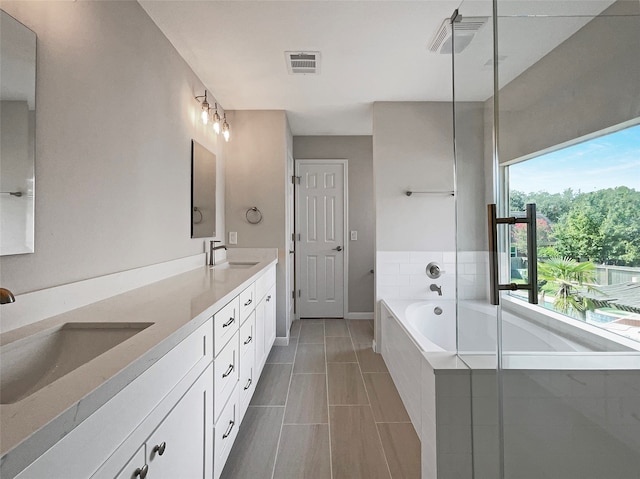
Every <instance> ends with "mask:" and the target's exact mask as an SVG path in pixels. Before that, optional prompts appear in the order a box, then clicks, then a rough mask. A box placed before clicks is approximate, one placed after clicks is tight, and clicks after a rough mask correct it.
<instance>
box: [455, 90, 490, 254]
mask: <svg viewBox="0 0 640 479" xmlns="http://www.w3.org/2000/svg"><path fill="white" fill-rule="evenodd" d="M455 113H456V135H455V146H456V179H457V183H458V197H457V208H458V214H457V223H458V228H457V243H458V244H457V248H458V251H485V250H486V249H487V207H486V204H487V202H486V201H485V198H486V185H485V179H484V168H485V165H484V154H483V152H484V113H485V112H484V104H483V103H482V102H458V103H456V111H455Z"/></svg>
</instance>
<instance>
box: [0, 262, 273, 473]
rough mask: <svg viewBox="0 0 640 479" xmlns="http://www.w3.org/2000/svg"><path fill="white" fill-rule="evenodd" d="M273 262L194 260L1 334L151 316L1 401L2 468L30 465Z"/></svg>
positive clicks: (17, 335) (5, 338) (10, 337)
mask: <svg viewBox="0 0 640 479" xmlns="http://www.w3.org/2000/svg"><path fill="white" fill-rule="evenodd" d="M276 262H277V259H276V257H275V256H274V257H272V258H269V259H264V258H262V259H260V262H259V263H258V264H256V265H255V266H252V267H250V268H246V269H211V268H210V267H208V266H206V267H199V268H198V269H194V270H192V271H188V272H186V273H181V274H178V275H176V276H172V277H170V278H167V279H164V280H162V281H158V282H156V283H153V284H149V285H146V286H143V287H140V288H137V289H133V290H131V291H128V292H125V293H122V294H119V295H117V296H114V297H111V298H108V299H105V300H102V301H99V302H96V303H93V304H90V305H87V306H84V307H81V308H78V309H75V310H72V311H69V312H66V313H63V314H59V315H57V316H54V317H51V318H48V319H45V320H42V321H38V322H37V323H33V324H29V325H27V326H24V327H21V328H18V329H15V330H12V331H8V332H6V333H3V334H2V335H0V344H2V345H4V344H7V343H11V342H13V341H15V340H17V339H21V338H23V337H26V336H29V335H31V334H35V333H37V332H39V331H43V330H46V329H49V328H53V327H56V326H59V325H62V324H64V323H69V322H129V323H131V322H149V323H153V324H152V325H151V326H149V327H148V328H146V329H144V330H142V331H141V332H140V333H138V334H136V335H134V336H133V337H131V338H129V339H128V340H126V341H124V342H123V343H121V344H119V345H117V346H115V347H114V348H112V349H110V350H108V351H106V352H105V353H103V354H101V355H100V356H98V357H96V358H95V359H93V360H91V361H89V362H87V363H86V364H84V365H82V366H80V367H79V368H77V369H75V370H74V371H72V372H70V373H69V374H67V375H65V376H63V377H61V378H60V379H58V380H56V381H54V382H53V383H51V384H49V385H48V386H46V387H44V388H42V389H41V390H39V391H37V392H36V393H34V394H32V395H30V396H28V397H26V398H24V399H22V400H20V401H18V402H16V403H13V404H2V405H0V466H1V469H0V470H2V469H4V468H5V467H7V466H9V464H8V463H11V467H10V469H11V470H21V469H23V468H24V467H26V465H28V464H30V463H31V462H32V461H33V460H35V459H36V458H37V457H39V456H40V455H41V454H42V453H44V452H45V451H46V450H47V449H49V448H50V447H51V446H53V445H54V444H55V443H56V442H57V441H58V440H60V439H61V438H62V437H64V436H65V435H66V434H68V433H69V432H71V431H72V430H73V429H74V428H75V427H77V426H78V425H79V424H80V423H82V421H84V420H85V419H86V418H87V417H89V416H90V415H91V414H93V413H94V412H95V411H96V410H97V409H99V408H100V407H101V406H102V405H104V404H105V403H106V402H107V401H108V400H109V399H111V398H112V397H114V396H115V395H116V394H117V393H118V392H119V391H121V390H122V389H123V388H124V387H125V386H126V385H127V384H129V383H130V382H132V381H133V380H134V379H136V378H137V377H138V376H139V375H140V374H141V373H143V372H144V371H145V370H147V369H148V368H149V367H150V366H151V365H152V364H153V363H154V362H156V361H157V360H158V359H160V358H161V357H162V356H164V355H165V354H166V353H167V352H169V351H170V350H171V349H172V348H173V347H175V346H176V345H177V344H178V343H179V342H180V341H182V340H183V339H185V338H186V337H187V336H188V335H189V334H190V333H192V332H193V331H195V330H196V329H197V328H198V327H199V326H200V325H202V324H203V323H204V322H205V321H206V320H207V319H209V318H210V317H211V316H212V315H213V313H214V312H216V311H217V310H218V309H220V308H221V307H222V306H224V305H225V304H226V303H227V302H229V301H230V300H231V299H233V298H234V297H235V296H236V295H237V294H239V293H240V292H241V291H242V290H243V289H244V288H245V287H247V286H248V285H249V284H251V283H252V282H253V281H255V279H256V278H257V276H259V274H260V273H262V272H263V271H264V270H265V269H266V268H268V267H269V266H271V265H273V264H275V263H276ZM18 463H20V465H18Z"/></svg>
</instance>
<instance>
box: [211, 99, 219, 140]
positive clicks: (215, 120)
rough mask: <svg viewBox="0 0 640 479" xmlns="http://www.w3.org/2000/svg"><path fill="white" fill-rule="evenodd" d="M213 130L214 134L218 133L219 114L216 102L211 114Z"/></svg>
mask: <svg viewBox="0 0 640 479" xmlns="http://www.w3.org/2000/svg"><path fill="white" fill-rule="evenodd" d="M213 131H215V132H216V135H218V134H219V133H220V115H218V104H217V103H216V111H215V113H214V114H213Z"/></svg>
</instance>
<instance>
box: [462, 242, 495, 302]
mask: <svg viewBox="0 0 640 479" xmlns="http://www.w3.org/2000/svg"><path fill="white" fill-rule="evenodd" d="M488 261H489V255H488V253H487V252H486V251H459V252H458V275H459V276H458V297H459V298H460V299H485V298H488V297H489V292H488V285H489V276H488V275H489V269H488V266H487V265H488Z"/></svg>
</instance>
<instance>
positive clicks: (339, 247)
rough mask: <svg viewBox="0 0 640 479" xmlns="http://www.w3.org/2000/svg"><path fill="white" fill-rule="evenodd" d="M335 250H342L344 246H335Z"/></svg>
mask: <svg viewBox="0 0 640 479" xmlns="http://www.w3.org/2000/svg"><path fill="white" fill-rule="evenodd" d="M333 251H342V246H337V247H336V248H333Z"/></svg>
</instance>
